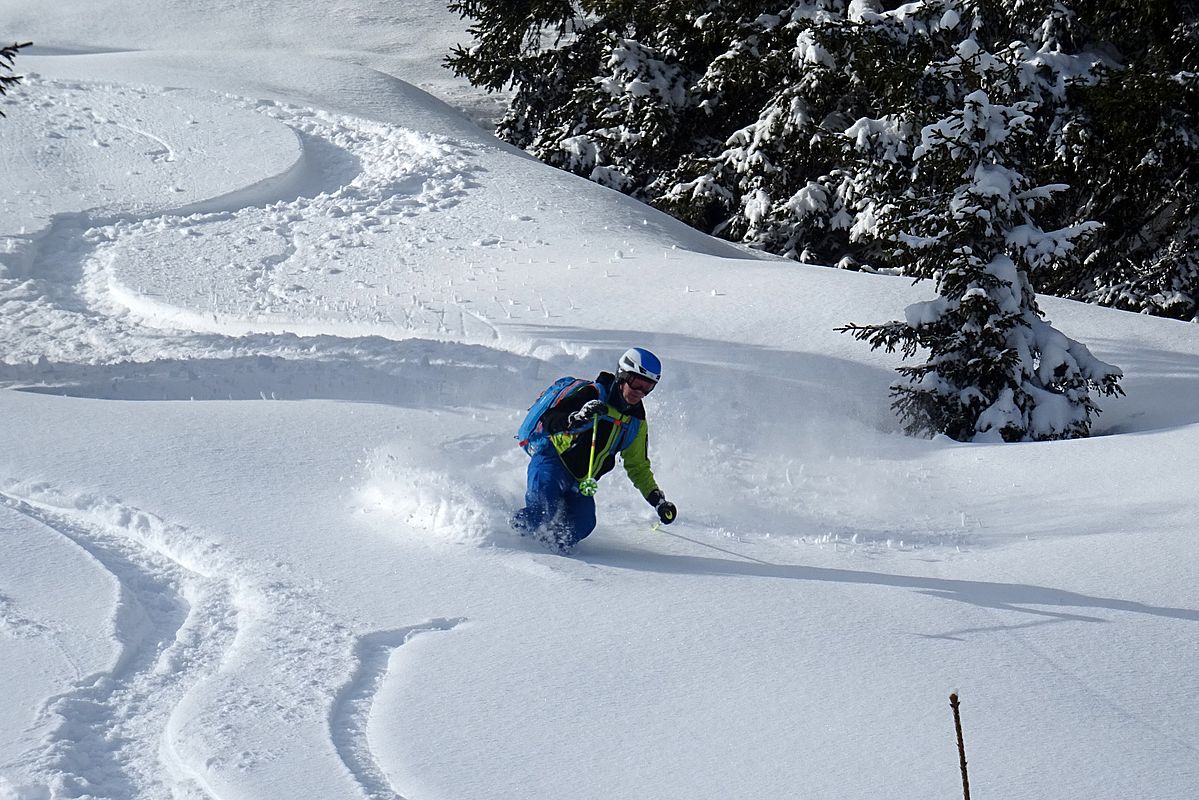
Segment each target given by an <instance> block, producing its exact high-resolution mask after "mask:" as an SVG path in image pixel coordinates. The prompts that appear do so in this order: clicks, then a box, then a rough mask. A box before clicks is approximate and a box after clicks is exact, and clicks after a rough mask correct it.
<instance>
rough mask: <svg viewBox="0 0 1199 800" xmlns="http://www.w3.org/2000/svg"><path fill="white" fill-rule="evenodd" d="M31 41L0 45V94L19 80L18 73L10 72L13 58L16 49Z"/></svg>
mask: <svg viewBox="0 0 1199 800" xmlns="http://www.w3.org/2000/svg"><path fill="white" fill-rule="evenodd" d="M30 44H31V42H25V43H24V44H16V43H13V44H11V45H8V46H5V47H0V96H2V95H6V94H8V90H9V89H10V88H11V87H13V86H15V85H16V84H18V83H20V82H21V76H20V75H13V74H12V67H13V59H15V58H16V57H17V51H18V50H20V49H21V48H22V47H28V46H29V45H30ZM3 116H4V111H3V110H0V117H3Z"/></svg>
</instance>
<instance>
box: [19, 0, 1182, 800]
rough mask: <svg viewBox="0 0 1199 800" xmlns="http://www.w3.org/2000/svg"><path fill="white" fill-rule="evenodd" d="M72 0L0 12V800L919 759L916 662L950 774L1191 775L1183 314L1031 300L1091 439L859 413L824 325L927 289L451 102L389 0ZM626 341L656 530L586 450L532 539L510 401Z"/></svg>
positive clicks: (1095, 785) (698, 780) (1089, 778)
mask: <svg viewBox="0 0 1199 800" xmlns="http://www.w3.org/2000/svg"><path fill="white" fill-rule="evenodd" d="M102 6H103V8H102V9H100V10H99V11H98V10H97V8H96V6H95V4H91V3H82V2H77V1H76V0H71V2H64V3H60V4H57V5H56V7H55V10H54V12H53V14H46V13H44V12H36V13H35V12H33V11H31V10H30V9H29V8H28V6H27V5H26V4H18V3H13V2H9V1H8V0H3V2H0V12H2V13H0V18H3V19H6V20H8V21H9V23H10V25H11V27H10V28H9V29H8V30H9V31H10V33H9V37H10V38H17V39H21V40H24V39H28V38H33V39H35V40H37V43H38V46H39V48H40V49H38V50H37V51H36V52H35V54H29V55H22V56H21V57H20V58H19V59H18V67H19V68H20V69H21V71H23V72H26V73H28V74H29V75H30V77H29V79H28V80H27V81H26V83H25V84H23V85H22V86H21V87H20V88H19V89H18V90H17V91H16V92H14V93H12V94H10V95H9V96H8V97H7V98H6V102H5V105H4V110H5V113H6V114H7V115H8V116H7V118H5V119H3V120H0V159H2V160H0V170H2V171H3V174H4V176H5V179H6V181H7V184H6V191H5V192H4V193H3V195H4V196H3V197H2V198H0V202H2V203H3V204H4V205H3V208H2V212H3V213H2V216H0V269H2V272H0V345H2V347H3V352H4V358H3V361H2V363H0V385H2V386H3V387H4V389H5V390H4V391H0V415H2V419H3V420H4V421H5V424H3V425H0V453H3V456H2V457H0V499H2V500H3V503H4V507H3V508H0V511H2V512H3V513H2V514H0V536H3V539H2V540H0V541H3V547H4V550H3V552H4V558H2V559H0V685H3V686H5V687H6V692H7V694H8V696H9V697H10V698H11V700H10V701H9V702H7V703H6V704H5V705H4V709H3V711H0V731H3V733H2V734H0V797H6V796H13V797H19V798H46V797H55V798H57V797H104V798H122V799H125V798H128V799H129V800H132V798H139V800H140V799H141V798H168V797H189V798H200V797H208V798H288V799H289V800H294V798H321V799H322V800H330V799H331V798H342V797H345V798H353V797H370V798H384V797H387V798H390V797H397V796H398V797H403V798H407V799H410V800H415V799H416V798H426V797H428V798H434V797H443V798H455V800H457V799H459V798H484V797H486V798H498V797H502V798H543V797H544V798H549V797H555V798H557V797H570V798H592V797H594V798H601V797H603V798H612V797H653V798H688V799H689V800H690V799H691V798H729V797H746V798H750V797H752V798H767V797H794V796H799V797H861V796H884V797H896V798H917V797H920V798H924V797H930V796H952V794H954V793H956V792H958V791H960V787H959V780H960V776H959V772H958V767H957V754H956V750H955V744H954V741H953V733H952V720H951V718H950V715H949V709H948V705H947V702H946V700H947V696H948V694H949V692H950V691H953V690H957V691H959V692H960V694H961V696H962V699H963V704H964V706H963V712H964V714H965V727H966V740H967V747H968V748H969V751H970V752H969V756H970V769H971V778H972V782H973V786H974V789H975V793H976V795H980V796H984V795H991V796H1002V797H1005V798H1030V799H1031V798H1041V797H1047V796H1055V797H1063V798H1068V797H1070V798H1072V797H1077V798H1088V799H1091V798H1113V800H1114V799H1115V798H1121V800H1123V798H1129V797H1153V798H1185V797H1189V796H1190V795H1191V794H1192V793H1193V788H1194V786H1196V785H1199V766H1197V764H1199V759H1196V753H1197V750H1199V723H1196V722H1195V719H1196V714H1195V711H1196V706H1197V704H1199V683H1196V679H1195V678H1194V671H1193V669H1192V667H1191V665H1192V664H1193V662H1194V660H1195V658H1196V656H1197V655H1199V652H1197V649H1199V646H1197V645H1196V644H1195V642H1196V641H1199V639H1197V638H1196V636H1195V630H1196V624H1197V623H1199V603H1197V602H1196V601H1195V599H1194V589H1193V583H1194V580H1193V576H1194V569H1193V566H1192V565H1193V563H1194V556H1195V546H1194V543H1193V540H1192V537H1193V533H1192V531H1193V523H1192V518H1193V515H1194V511H1195V506H1194V500H1193V494H1194V492H1193V487H1192V483H1193V475H1194V474H1195V472H1196V468H1197V467H1199V456H1196V452H1199V447H1197V446H1196V445H1197V444H1199V425H1197V424H1196V423H1199V405H1197V404H1196V403H1195V402H1194V397H1195V396H1196V390H1197V388H1199V329H1196V328H1195V326H1188V325H1183V324H1180V323H1175V322H1169V321H1163V320H1156V319H1150V318H1145V317H1139V316H1132V315H1127V314H1122V313H1118V312H1113V311H1109V310H1104V309H1099V308H1093V307H1086V306H1080V305H1078V304H1075V303H1068V302H1062V301H1056V300H1052V299H1045V301H1044V306H1045V308H1046V309H1047V312H1048V315H1049V316H1050V317H1051V318H1052V319H1053V321H1054V323H1055V325H1057V326H1058V327H1059V328H1060V329H1061V330H1063V331H1064V332H1066V333H1068V334H1069V335H1070V336H1072V337H1074V338H1077V339H1079V340H1080V341H1082V342H1084V343H1086V344H1088V345H1089V346H1090V347H1091V348H1092V350H1093V351H1094V352H1095V353H1096V355H1098V356H1099V357H1101V358H1103V359H1105V360H1108V361H1111V362H1113V363H1116V364H1118V365H1119V366H1121V367H1122V368H1123V369H1124V371H1125V373H1126V376H1127V377H1126V380H1125V382H1124V386H1125V388H1126V390H1127V392H1128V396H1127V397H1126V398H1122V399H1117V400H1110V401H1105V402H1104V407H1105V413H1104V414H1103V416H1102V417H1101V419H1100V423H1099V425H1098V426H1097V429H1096V432H1097V434H1098V435H1096V436H1095V437H1093V438H1091V439H1089V440H1085V441H1075V442H1060V443H1051V444H1049V443H1047V444H1035V445H1034V444H1026V445H1006V446H981V445H960V444H956V443H953V442H950V441H947V440H934V441H920V440H912V439H908V438H905V437H903V436H901V435H899V434H898V433H896V432H895V428H896V424H895V422H894V420H893V418H892V417H891V415H890V412H889V411H888V409H887V402H888V398H887V386H888V384H889V382H890V381H891V380H892V379H893V377H894V373H893V372H892V371H891V370H892V368H893V367H894V366H895V364H896V359H895V357H893V356H887V355H885V354H881V353H871V352H869V351H867V350H866V349H865V347H864V346H862V345H860V344H858V343H855V342H853V341H852V340H850V339H849V337H846V336H844V335H841V334H838V333H836V332H834V330H833V329H834V328H835V327H837V326H839V325H843V324H845V323H846V322H850V321H857V322H865V321H872V320H881V319H889V318H892V317H895V316H897V315H898V314H900V313H902V309H903V306H904V305H905V304H906V303H909V302H913V301H915V300H919V299H923V298H925V297H926V296H927V293H928V289H926V288H925V287H922V286H916V287H912V286H909V285H908V283H907V282H906V281H903V280H900V279H894V278H885V277H877V276H867V275H861V274H851V273H845V272H839V271H834V270H828V269H819V268H812V267H804V266H799V265H796V264H792V263H786V262H780V261H777V260H773V259H766V258H762V257H759V256H758V255H757V254H754V253H751V252H746V251H744V250H742V249H740V248H737V247H734V246H731V245H728V244H726V243H722V242H719V241H716V240H712V239H709V238H708V237H705V236H702V235H701V234H698V233H696V232H694V231H692V230H690V229H687V228H685V227H684V226H682V225H680V224H678V223H677V222H675V221H673V220H671V219H669V218H666V217H664V216H662V215H660V214H657V213H655V212H653V211H652V210H650V209H647V208H644V207H642V206H639V205H638V204H636V203H634V202H633V201H631V200H629V199H627V198H625V197H622V196H620V195H616V194H614V193H611V192H609V191H607V190H604V189H602V188H600V187H598V186H595V185H593V184H590V183H587V182H585V181H582V180H580V179H578V178H575V177H573V176H570V175H566V174H563V173H560V172H556V171H553V170H551V169H549V168H547V167H545V166H543V165H541V164H539V163H537V162H535V161H533V160H532V159H529V158H528V157H526V156H524V155H523V154H521V153H519V152H517V151H515V150H513V149H512V148H510V147H508V146H506V145H504V144H503V143H500V142H498V141H496V140H494V139H493V138H492V137H490V135H488V134H487V133H486V132H484V131H483V130H481V129H480V128H478V127H477V126H475V125H474V124H473V123H472V122H471V121H470V120H469V119H468V118H467V117H466V116H464V115H462V114H460V113H459V112H458V111H455V110H454V108H453V107H452V106H457V107H463V108H467V109H470V110H471V111H472V113H476V112H478V110H479V109H484V108H486V107H487V102H486V101H481V100H478V99H477V98H476V97H475V96H474V95H473V94H472V90H470V89H469V87H465V86H462V85H459V84H455V83H454V82H453V81H452V80H451V79H450V78H448V77H447V76H445V75H441V74H438V73H439V70H438V68H437V66H436V64H437V61H438V60H439V57H440V56H439V48H442V47H444V46H446V44H447V43H448V42H449V41H451V40H457V39H458V38H460V37H461V23H460V21H458V20H456V19H455V18H454V17H453V16H452V15H449V14H448V12H441V11H440V9H439V6H438V4H436V3H431V2H430V3H409V4H404V6H403V8H401V7H400V6H396V5H395V4H394V3H386V4H384V3H365V2H353V3H343V4H341V5H339V6H336V7H335V8H332V9H330V8H329V7H327V6H317V5H313V4H309V3H306V2H293V3H287V4H277V3H254V2H250V0H239V2H230V3H222V4H220V6H219V8H214V7H212V6H211V5H205V4H198V3H185V2H173V3H170V4H167V5H163V6H157V5H151V4H146V3H141V2H135V1H134V0H124V1H123V2H111V3H104V4H102ZM455 26H458V27H455ZM265 31H269V35H265V34H264V32H265ZM432 76H436V77H432ZM422 89H428V90H432V91H434V92H435V93H436V94H437V95H438V97H434V96H432V95H430V94H427V93H426V92H425V91H423V90H422ZM631 344H641V345H644V346H648V347H650V348H651V349H654V350H655V351H656V352H658V353H659V355H661V356H662V358H663V360H664V362H665V364H666V376H665V378H664V380H663V382H662V385H661V388H660V389H659V390H657V391H656V392H655V393H654V394H653V395H652V396H651V397H650V398H649V400H648V401H647V405H648V406H649V411H650V422H651V426H652V450H651V456H652V458H653V463H654V469H655V473H656V475H657V477H658V480H659V482H660V483H661V485H662V487H663V488H664V489H665V490H666V492H667V493H668V495H669V496H670V497H671V499H672V500H674V501H675V502H676V503H677V504H678V506H679V511H680V520H679V522H678V523H677V524H676V525H674V526H671V527H669V528H659V529H657V530H654V529H652V528H651V525H650V522H651V520H652V517H653V515H652V510H651V509H650V508H649V507H648V506H646V505H645V504H644V502H643V501H642V500H641V498H640V497H639V496H638V495H637V493H636V492H635V491H634V490H633V489H632V487H631V486H630V485H629V484H628V483H627V481H625V480H624V479H623V478H622V477H621V476H620V475H619V474H613V475H611V476H609V477H608V478H606V479H605V480H604V482H603V484H602V486H601V491H600V495H599V498H598V499H599V505H600V525H599V528H598V529H597V531H596V533H595V534H594V535H593V536H592V537H591V538H589V539H587V540H586V541H585V542H584V543H583V544H582V545H581V546H580V547H579V549H578V551H577V553H576V555H575V556H574V557H573V558H569V559H567V558H561V557H558V556H554V555H550V554H548V553H544V552H541V551H540V550H538V549H537V548H536V547H535V546H534V545H532V544H530V543H528V542H526V541H525V540H522V539H519V538H516V537H514V536H513V535H512V534H511V532H510V531H509V530H508V529H507V525H506V517H507V514H508V513H509V512H510V511H511V510H512V509H513V508H515V507H516V506H518V505H519V503H520V500H521V497H522V494H523V478H524V466H525V463H526V458H525V456H524V455H523V453H521V452H520V451H519V450H518V449H517V448H516V447H515V445H514V443H513V441H512V433H513V432H514V430H515V428H516V425H517V424H518V422H519V419H520V418H521V416H522V414H523V411H524V409H525V408H526V407H527V406H528V404H529V403H530V402H531V400H532V398H533V397H534V396H535V395H536V393H537V392H538V391H539V390H540V389H541V388H542V387H543V386H544V385H545V384H547V383H548V382H549V381H550V380H552V379H553V378H555V377H557V376H559V375H561V374H566V373H572V374H579V375H591V374H593V373H595V372H597V371H599V370H601V369H610V368H611V367H612V366H613V363H614V361H615V358H616V356H617V355H618V354H619V353H620V352H621V351H622V350H623V349H624V348H625V347H627V346H629V345H631Z"/></svg>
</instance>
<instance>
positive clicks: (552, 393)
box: [516, 375, 608, 455]
mask: <svg viewBox="0 0 1199 800" xmlns="http://www.w3.org/2000/svg"><path fill="white" fill-rule="evenodd" d="M587 385H594V386H595V388H596V389H597V390H599V399H600V400H602V401H604V402H605V403H606V402H608V389H607V387H605V386H604V385H603V384H602V383H594V382H593V381H587V380H583V379H582V378H573V377H571V376H569V375H568V376H566V377H564V378H559V379H558V380H556V381H554V382H553V383H551V384H550V385H549V386H548V387H546V389H545V391H543V392H542V393H541V394H540V395H539V396H538V397H537V399H536V400H535V401H534V402H533V405H531V406H529V413H527V414H525V421H524V422H522V423H521V424H520V428H519V429H518V430H517V431H516V441H517V442H518V443H519V444H520V446H521V447H522V448H524V451H525V452H526V453H528V454H530V455H532V454H533V453H535V452H536V451H537V450H538V449H539V446H540V444H541V442H543V441H545V440H546V439H548V438H549V433H547V432H546V430H545V427H544V426H543V425H542V424H541V416H542V414H544V413H545V412H546V410H547V409H550V408H552V407H554V406H556V405H558V403H560V402H562V401H563V400H564V399H566V398H567V397H569V396H570V395H572V394H574V392H575V390H577V389H581V388H583V387H584V386H587Z"/></svg>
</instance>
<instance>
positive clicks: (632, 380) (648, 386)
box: [624, 375, 658, 394]
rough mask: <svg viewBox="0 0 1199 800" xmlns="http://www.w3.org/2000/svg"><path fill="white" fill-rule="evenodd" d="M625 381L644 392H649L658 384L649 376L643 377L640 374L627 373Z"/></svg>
mask: <svg viewBox="0 0 1199 800" xmlns="http://www.w3.org/2000/svg"><path fill="white" fill-rule="evenodd" d="M624 382H625V383H627V384H628V385H629V386H631V387H633V388H634V389H636V390H637V391H639V392H641V393H642V394H649V393H650V392H652V391H653V390H654V387H655V386H657V385H658V384H656V383H654V382H653V381H651V380H650V379H649V378H643V377H641V376H640V375H626V376H625V379H624Z"/></svg>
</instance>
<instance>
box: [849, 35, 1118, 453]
mask: <svg viewBox="0 0 1199 800" xmlns="http://www.w3.org/2000/svg"><path fill="white" fill-rule="evenodd" d="M1005 55H1006V56H1007V58H997V57H995V56H993V55H991V54H990V53H987V52H986V51H985V50H983V49H982V48H981V47H979V45H978V43H977V41H976V40H975V39H974V38H973V37H972V36H969V35H968V36H967V37H966V38H965V39H963V40H962V41H961V43H960V44H959V45H958V56H957V58H956V59H949V60H948V61H947V62H946V63H945V64H944V65H942V67H941V69H942V70H943V71H945V72H947V73H949V74H950V75H951V76H952V77H955V80H960V81H961V83H962V84H963V85H976V86H979V87H987V88H976V89H974V90H973V91H971V92H970V93H969V94H967V95H966V96H965V97H963V98H962V100H961V103H960V106H959V107H958V108H956V109H954V110H953V111H951V112H950V113H949V114H947V115H946V116H945V117H943V118H941V119H937V120H934V121H932V122H931V123H929V124H926V125H924V126H923V127H922V128H921V129H920V143H919V144H918V145H917V146H916V147H915V149H914V150H913V152H912V165H913V166H912V171H911V174H910V181H909V184H908V189H907V190H906V191H905V192H904V193H903V195H902V196H901V197H899V198H898V199H897V200H896V202H894V203H888V204H882V205H876V206H875V207H874V208H872V209H871V215H870V216H869V217H867V216H865V215H861V216H860V217H859V225H860V226H862V225H866V224H871V225H873V226H874V228H875V230H874V231H872V232H863V235H867V233H869V235H873V236H876V237H878V238H880V239H882V240H884V241H887V242H889V243H891V245H892V246H893V251H892V256H893V257H895V258H896V259H898V260H901V261H903V262H905V263H906V265H907V266H906V270H905V271H906V273H907V274H909V275H912V276H913V277H915V278H916V279H917V280H920V279H932V280H934V281H935V282H936V286H937V292H938V295H939V296H938V297H937V299H935V300H931V301H928V302H923V303H917V304H915V305H912V306H910V307H909V308H908V309H907V312H906V316H905V319H904V320H903V321H896V322H891V323H887V324H882V325H864V326H860V325H850V326H847V327H846V328H844V329H843V330H847V331H849V332H851V333H853V334H854V335H855V336H856V337H858V338H859V339H864V340H866V341H869V342H870V343H871V344H872V345H873V346H875V347H884V348H886V349H887V350H888V351H891V350H894V349H896V348H899V349H901V350H902V352H903V354H904V356H905V357H909V356H912V355H914V354H915V353H916V352H917V351H918V350H924V351H927V354H928V358H927V360H926V361H925V363H923V364H919V365H910V366H902V367H900V368H899V372H900V373H901V374H902V375H904V376H905V377H906V378H907V382H906V383H899V384H896V385H895V386H893V387H892V396H893V397H894V402H893V407H894V408H895V409H896V411H897V412H898V413H899V415H900V418H901V420H902V421H903V424H904V427H905V429H906V430H907V431H908V432H909V433H914V434H928V435H932V434H938V433H944V434H946V435H948V436H950V437H952V438H954V439H957V440H959V441H1023V440H1042V439H1061V438H1074V437H1079V436H1085V435H1087V433H1088V432H1089V431H1090V427H1091V423H1092V420H1093V417H1094V416H1095V414H1096V413H1098V407H1097V406H1096V404H1095V402H1094V400H1093V399H1092V397H1091V392H1092V391H1096V392H1098V393H1100V394H1113V393H1119V392H1120V391H1121V390H1120V387H1119V384H1118V381H1119V379H1120V377H1121V372H1120V370H1119V369H1117V368H1116V367H1113V366H1111V365H1109V364H1105V363H1103V362H1102V361H1099V360H1098V359H1096V358H1095V357H1094V356H1092V355H1091V353H1090V351H1089V350H1088V349H1087V348H1086V347H1085V346H1083V345H1082V344H1080V343H1078V342H1076V341H1074V340H1072V339H1070V338H1068V337H1066V336H1065V335H1064V334H1062V333H1061V332H1059V331H1057V330H1056V329H1054V328H1053V326H1052V325H1051V324H1050V323H1049V322H1048V321H1046V320H1045V319H1043V317H1042V314H1041V312H1040V310H1039V308H1038V307H1037V302H1036V297H1035V295H1034V293H1033V290H1032V287H1031V285H1030V283H1029V275H1030V274H1032V273H1034V272H1035V271H1036V270H1038V269H1042V268H1046V267H1048V266H1050V265H1053V264H1055V263H1057V262H1060V261H1063V260H1069V259H1070V258H1072V257H1073V256H1074V254H1075V253H1076V249H1077V246H1078V243H1079V241H1080V240H1081V239H1082V238H1083V237H1085V236H1087V235H1089V234H1091V233H1093V232H1094V230H1095V229H1096V228H1097V227H1098V226H1097V224H1095V223H1083V224H1080V225H1077V226H1074V227H1071V228H1068V229H1061V230H1055V231H1044V230H1042V229H1041V228H1039V227H1038V226H1037V224H1036V222H1035V212H1036V208H1037V205H1038V203H1040V202H1043V201H1045V200H1046V199H1048V198H1049V197H1051V196H1052V194H1053V193H1054V192H1055V191H1056V190H1060V189H1062V188H1064V187H1061V186H1037V185H1035V184H1034V183H1033V182H1032V181H1031V180H1030V179H1029V178H1028V177H1026V176H1025V175H1024V174H1022V173H1021V172H1019V171H1018V170H1017V169H1016V168H1014V167H1013V166H1012V165H1013V164H1018V163H1019V161H1020V154H1021V151H1022V150H1023V149H1024V148H1026V147H1027V146H1028V139H1029V134H1030V132H1031V130H1032V122H1033V117H1032V116H1031V112H1033V111H1034V110H1035V107H1036V104H1035V103H1033V102H1030V101H1023V100H1016V99H1012V98H1011V97H1010V95H1012V94H1016V93H1017V92H1018V91H1019V82H1018V81H1017V80H1016V72H1017V70H1018V64H1017V63H1016V62H1015V61H1013V60H1012V59H1011V53H1010V52H1009V53H1007V54H1005ZM988 89H989V90H990V91H991V92H993V93H996V94H1005V95H1008V96H1009V97H1008V98H1005V99H1009V100H1010V102H1006V103H1004V102H994V101H993V100H992V98H991V97H990V96H989V94H988ZM889 126H893V123H890V125H889ZM874 127H877V121H872V120H861V121H859V122H858V123H857V124H856V125H854V126H853V127H851V128H850V130H849V131H848V133H849V135H850V136H851V137H854V141H855V142H856V143H857V144H858V145H859V146H861V147H863V148H864V153H863V155H864V156H865V157H867V158H873V155H872V153H873V152H874V151H875V150H876V149H877V147H878V140H877V139H870V138H869V137H862V136H861V132H862V130H864V129H866V130H868V129H872V128H874ZM868 221H869V222H868Z"/></svg>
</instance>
